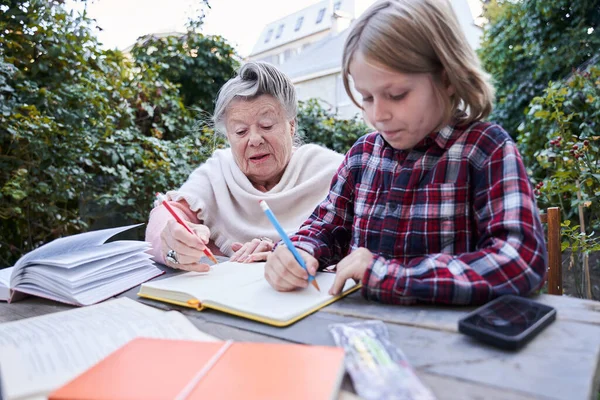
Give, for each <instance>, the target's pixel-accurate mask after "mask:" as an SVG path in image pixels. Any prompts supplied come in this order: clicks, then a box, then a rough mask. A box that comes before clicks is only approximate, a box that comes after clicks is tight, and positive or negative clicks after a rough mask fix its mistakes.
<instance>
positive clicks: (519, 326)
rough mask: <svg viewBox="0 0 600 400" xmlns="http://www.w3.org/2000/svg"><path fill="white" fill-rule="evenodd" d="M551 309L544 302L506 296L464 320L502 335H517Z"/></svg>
mask: <svg viewBox="0 0 600 400" xmlns="http://www.w3.org/2000/svg"><path fill="white" fill-rule="evenodd" d="M551 311H552V308H551V307H548V306H545V305H543V304H536V303H533V302H529V301H527V300H524V299H523V300H521V299H519V298H514V297H511V296H506V297H500V298H499V299H498V301H497V302H495V304H490V305H489V306H488V307H485V308H482V309H481V310H480V311H479V312H477V313H476V314H474V315H472V316H471V317H469V318H467V319H466V320H464V322H465V323H467V324H470V325H473V326H475V327H478V328H481V329H486V330H491V331H495V332H498V333H500V334H502V335H506V336H517V335H519V334H521V333H523V332H525V331H526V330H527V329H528V328H529V327H530V326H532V325H533V324H535V323H536V322H537V321H539V320H540V319H541V318H543V317H544V315H546V314H548V313H549V312H551Z"/></svg>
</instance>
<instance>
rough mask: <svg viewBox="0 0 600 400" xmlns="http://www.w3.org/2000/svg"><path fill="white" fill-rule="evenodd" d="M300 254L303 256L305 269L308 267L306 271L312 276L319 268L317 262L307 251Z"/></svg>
mask: <svg viewBox="0 0 600 400" xmlns="http://www.w3.org/2000/svg"><path fill="white" fill-rule="evenodd" d="M302 255H303V256H304V263H305V264H306V269H308V273H309V274H310V275H312V276H314V275H315V274H316V273H317V269H318V268H319V262H318V261H317V260H316V259H315V258H314V257H312V256H311V255H309V254H308V253H307V254H302Z"/></svg>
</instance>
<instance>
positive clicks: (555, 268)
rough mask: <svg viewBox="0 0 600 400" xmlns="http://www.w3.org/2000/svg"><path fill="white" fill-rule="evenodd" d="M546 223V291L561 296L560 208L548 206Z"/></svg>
mask: <svg viewBox="0 0 600 400" xmlns="http://www.w3.org/2000/svg"><path fill="white" fill-rule="evenodd" d="M546 212H547V213H548V214H547V215H548V216H547V223H548V293H549V294H555V295H559V296H562V294H563V286H562V252H561V248H560V247H561V246H560V209H559V208H558V207H549V208H548V209H547V210H546Z"/></svg>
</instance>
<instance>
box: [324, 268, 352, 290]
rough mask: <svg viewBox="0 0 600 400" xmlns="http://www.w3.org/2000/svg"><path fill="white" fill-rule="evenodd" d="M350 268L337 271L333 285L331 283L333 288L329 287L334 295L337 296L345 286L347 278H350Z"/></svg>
mask: <svg viewBox="0 0 600 400" xmlns="http://www.w3.org/2000/svg"><path fill="white" fill-rule="evenodd" d="M348 271H349V268H345V269H339V268H338V270H337V272H336V273H335V279H334V280H333V285H331V289H329V294H330V295H332V296H337V295H338V294H339V293H340V292H341V291H342V288H343V287H344V284H345V283H346V280H348V278H350V276H349V274H348Z"/></svg>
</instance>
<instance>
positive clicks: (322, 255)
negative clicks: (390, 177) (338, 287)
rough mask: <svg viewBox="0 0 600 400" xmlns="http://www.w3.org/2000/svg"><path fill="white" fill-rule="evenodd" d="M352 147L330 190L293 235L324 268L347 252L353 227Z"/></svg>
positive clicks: (298, 245) (299, 245) (354, 150)
mask: <svg viewBox="0 0 600 400" xmlns="http://www.w3.org/2000/svg"><path fill="white" fill-rule="evenodd" d="M355 153H356V149H355V148H352V149H350V151H349V152H348V154H347V155H346V157H345V158H344V161H343V162H342V164H341V165H340V167H339V168H338V171H337V173H336V174H335V175H334V177H333V179H332V181H331V187H330V189H329V194H328V195H327V197H326V198H325V200H323V202H322V203H321V204H319V205H318V206H317V208H316V209H315V210H314V211H313V213H312V215H311V216H310V217H309V218H308V220H306V222H304V224H303V225H302V226H301V227H300V229H299V230H298V232H297V233H296V234H294V235H293V236H291V237H290V239H291V240H292V242H293V243H294V246H295V247H297V248H299V249H302V250H304V251H307V252H308V253H310V254H312V255H313V256H314V257H315V258H316V259H317V260H319V265H320V267H321V268H324V267H327V266H329V265H332V264H336V263H337V262H338V261H339V260H341V259H342V258H343V257H344V256H346V254H347V253H348V249H349V246H350V237H351V231H352V221H353V219H354V212H353V202H352V198H353V192H354V184H353V178H352V173H351V172H352V168H351V167H350V163H349V159H350V158H351V157H353V156H352V154H355Z"/></svg>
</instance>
